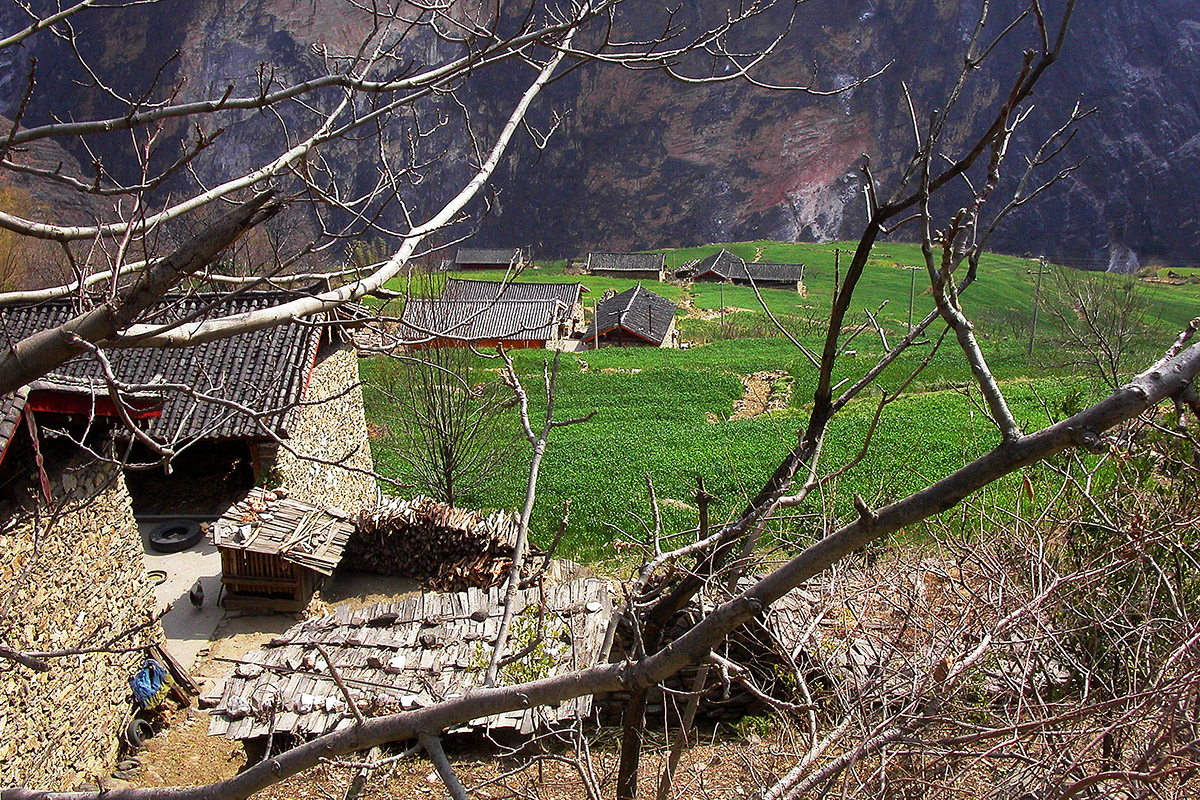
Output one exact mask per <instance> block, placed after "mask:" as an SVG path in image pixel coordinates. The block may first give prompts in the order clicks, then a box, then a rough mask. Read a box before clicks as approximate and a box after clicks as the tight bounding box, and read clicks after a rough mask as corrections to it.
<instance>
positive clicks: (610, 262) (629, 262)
mask: <svg viewBox="0 0 1200 800" xmlns="http://www.w3.org/2000/svg"><path fill="white" fill-rule="evenodd" d="M587 271H588V274H589V275H603V276H604V277H608V278H634V279H636V280H643V281H660V282H661V281H663V280H665V279H666V257H665V256H664V255H663V254H662V253H588V257H587Z"/></svg>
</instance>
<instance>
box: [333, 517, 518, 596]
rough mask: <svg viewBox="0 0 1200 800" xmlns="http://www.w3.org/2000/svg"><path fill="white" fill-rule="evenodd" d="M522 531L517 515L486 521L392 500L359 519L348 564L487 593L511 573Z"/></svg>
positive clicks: (348, 547)
mask: <svg viewBox="0 0 1200 800" xmlns="http://www.w3.org/2000/svg"><path fill="white" fill-rule="evenodd" d="M517 528H518V522H517V517H516V515H514V514H508V513H505V512H502V511H497V512H493V513H491V514H488V515H486V516H485V515H483V514H480V513H479V512H477V511H471V510H469V509H464V508H455V507H453V506H450V505H447V504H446V503H442V502H439V501H437V500H434V499H432V498H429V497H415V498H413V499H411V500H405V499H402V498H398V497H397V498H391V499H389V500H387V501H385V502H384V503H383V505H381V506H379V507H378V508H376V509H375V510H374V511H364V512H363V513H361V514H360V515H359V516H358V517H357V518H356V519H355V532H354V535H353V536H351V537H350V541H349V543H348V544H347V545H346V553H345V558H344V563H345V564H346V565H347V566H349V567H351V568H354V569H362V570H368V571H371V572H379V573H382V574H384V575H397V576H400V577H405V578H414V579H417V580H421V581H424V582H425V583H426V584H427V585H429V586H430V587H431V588H434V589H437V590H440V591H462V590H463V589H466V588H467V587H471V586H474V587H478V588H481V589H486V588H488V587H490V586H494V585H496V584H497V583H499V582H500V581H501V580H503V578H504V576H505V575H507V574H508V570H509V568H510V567H511V565H512V556H513V548H514V545H515V542H516V536H517ZM531 555H532V554H531Z"/></svg>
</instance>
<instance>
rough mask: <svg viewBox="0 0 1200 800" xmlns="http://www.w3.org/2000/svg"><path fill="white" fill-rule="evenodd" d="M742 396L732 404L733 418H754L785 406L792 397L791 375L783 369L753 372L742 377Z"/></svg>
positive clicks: (731, 418) (731, 419)
mask: <svg viewBox="0 0 1200 800" xmlns="http://www.w3.org/2000/svg"><path fill="white" fill-rule="evenodd" d="M742 386H743V387H744V389H743V392H742V398H741V399H740V400H738V401H737V402H736V403H734V404H733V416H731V417H730V418H729V420H730V422H732V421H733V420H735V419H754V418H755V417H759V416H762V415H763V414H765V413H767V412H768V411H775V410H777V409H780V408H787V405H788V403H789V402H790V401H791V399H792V382H791V376H790V375H789V374H788V373H787V372H786V371H784V370H766V371H763V372H755V373H753V374H751V375H746V376H744V377H743V378H742Z"/></svg>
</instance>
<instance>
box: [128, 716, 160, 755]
mask: <svg viewBox="0 0 1200 800" xmlns="http://www.w3.org/2000/svg"><path fill="white" fill-rule="evenodd" d="M152 738H154V727H153V726H152V725H151V724H150V723H149V722H147V721H146V720H144V719H141V718H140V717H134V718H133V719H131V720H130V721H129V724H128V725H126V726H125V744H127V745H129V749H130V750H140V749H141V747H142V745H143V744H145V743H146V740H147V739H152Z"/></svg>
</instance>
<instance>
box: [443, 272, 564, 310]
mask: <svg viewBox="0 0 1200 800" xmlns="http://www.w3.org/2000/svg"><path fill="white" fill-rule="evenodd" d="M586 291H587V289H585V288H584V287H583V284H581V283H516V282H514V281H473V280H464V279H463V278H450V279H448V280H447V281H446V285H445V286H444V287H442V297H441V299H442V300H487V301H497V300H499V301H507V300H557V301H559V302H560V303H562V304H563V305H564V306H567V307H570V306H574V305H577V304H578V303H579V295H580V293H581V292H586Z"/></svg>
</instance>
